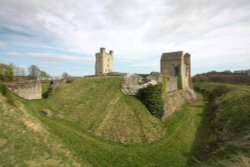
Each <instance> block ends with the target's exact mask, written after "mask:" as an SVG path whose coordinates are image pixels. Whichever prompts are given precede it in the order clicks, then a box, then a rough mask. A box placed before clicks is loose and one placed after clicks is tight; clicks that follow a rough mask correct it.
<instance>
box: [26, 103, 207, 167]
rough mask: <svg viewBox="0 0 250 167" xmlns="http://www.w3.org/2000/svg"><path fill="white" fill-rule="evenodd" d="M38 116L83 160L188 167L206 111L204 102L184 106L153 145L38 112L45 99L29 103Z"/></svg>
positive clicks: (109, 164)
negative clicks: (117, 139)
mask: <svg viewBox="0 0 250 167" xmlns="http://www.w3.org/2000/svg"><path fill="white" fill-rule="evenodd" d="M26 103H27V104H26V105H27V106H29V108H30V111H31V112H32V113H33V114H34V116H35V117H37V118H39V119H40V120H41V121H42V122H44V123H45V124H46V125H47V126H48V127H49V129H50V132H51V133H53V134H55V135H56V136H58V137H59V138H60V139H61V140H62V141H63V143H64V145H65V147H67V148H69V150H71V151H72V152H74V155H76V156H77V158H78V159H79V160H80V161H82V162H86V161H87V162H89V163H90V164H92V165H93V166H109V167H111V166H121V167H122V166H157V167H160V166H163V167H165V166H176V167H178V166H185V165H186V163H187V161H188V159H189V158H190V156H191V155H190V151H191V148H192V143H193V141H194V139H195V133H196V129H197V126H199V123H200V120H201V114H202V113H203V107H204V105H203V102H202V100H201V99H200V100H199V101H197V102H195V103H193V104H187V105H186V106H183V108H181V109H180V110H179V111H178V112H176V113H174V114H173V115H172V116H171V117H170V118H169V119H168V120H167V122H166V123H165V124H164V131H165V133H166V135H165V136H164V137H163V138H162V139H161V140H159V141H157V142H154V143H151V144H149V143H148V144H147V143H144V144H129V145H128V144H121V143H117V142H111V141H107V140H104V139H101V138H99V137H96V136H94V135H92V134H91V133H90V132H88V131H86V130H85V129H82V128H81V126H79V124H77V123H75V122H71V121H67V120H62V119H60V120H58V119H48V118H47V117H46V116H44V115H42V114H41V113H40V112H39V108H41V107H42V106H43V105H46V104H44V103H46V102H45V101H36V103H34V102H32V103H30V102H26Z"/></svg>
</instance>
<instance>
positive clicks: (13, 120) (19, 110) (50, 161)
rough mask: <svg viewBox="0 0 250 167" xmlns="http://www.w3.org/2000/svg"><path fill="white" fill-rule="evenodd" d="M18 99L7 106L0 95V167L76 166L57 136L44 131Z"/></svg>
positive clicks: (43, 125)
mask: <svg viewBox="0 0 250 167" xmlns="http://www.w3.org/2000/svg"><path fill="white" fill-rule="evenodd" d="M14 98H15V97H14ZM19 100H20V99H19ZM19 100H17V99H15V105H11V104H9V103H8V102H7V101H8V99H7V98H6V97H4V96H2V95H0V166H3V167H5V166H6V167H7V166H60V165H61V166H64V165H65V166H76V165H78V164H79V165H80V163H79V162H78V161H77V160H76V158H75V157H74V155H73V154H72V153H71V152H70V151H69V150H68V149H67V148H66V147H65V146H64V145H63V144H62V143H61V142H60V141H59V140H58V138H57V136H56V135H54V134H53V133H49V132H48V131H47V125H45V124H43V123H42V122H40V121H39V120H38V119H37V118H36V117H34V116H32V115H31V114H30V112H29V111H28V110H27V109H26V108H25V107H24V106H23V105H22V104H21V103H20V102H19ZM85 164H86V163H84V162H82V165H85Z"/></svg>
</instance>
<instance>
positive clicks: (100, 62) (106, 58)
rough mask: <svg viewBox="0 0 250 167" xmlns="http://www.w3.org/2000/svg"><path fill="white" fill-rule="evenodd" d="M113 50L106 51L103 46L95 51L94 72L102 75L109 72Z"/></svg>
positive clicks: (111, 67)
mask: <svg viewBox="0 0 250 167" xmlns="http://www.w3.org/2000/svg"><path fill="white" fill-rule="evenodd" d="M113 54H114V53H113V51H112V50H111V51H109V53H106V49H105V48H101V49H100V53H96V63H95V74H96V75H103V74H107V73H111V72H112V70H113Z"/></svg>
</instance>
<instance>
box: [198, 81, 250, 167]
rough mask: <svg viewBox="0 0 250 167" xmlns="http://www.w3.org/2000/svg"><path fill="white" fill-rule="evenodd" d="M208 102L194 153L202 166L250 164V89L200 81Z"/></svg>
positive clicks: (200, 86) (200, 88)
mask: <svg viewBox="0 0 250 167" xmlns="http://www.w3.org/2000/svg"><path fill="white" fill-rule="evenodd" d="M195 87H196V90H198V91H200V92H202V93H203V94H204V96H205V97H206V100H207V102H208V108H209V109H208V110H207V112H206V117H204V119H203V127H202V128H201V132H200V134H199V136H197V138H198V140H197V141H196V146H194V147H195V148H194V153H195V157H196V159H198V160H199V161H201V163H200V164H198V166H215V167H216V166H242V167H247V166H249V165H250V158H249V157H250V151H249V150H250V91H249V90H248V89H247V88H246V87H240V86H235V85H225V84H224V85H223V84H214V83H200V84H196V86H195Z"/></svg>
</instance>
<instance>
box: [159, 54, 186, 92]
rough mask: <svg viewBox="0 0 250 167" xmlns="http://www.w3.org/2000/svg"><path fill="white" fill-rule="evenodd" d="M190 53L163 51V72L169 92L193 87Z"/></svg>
mask: <svg viewBox="0 0 250 167" xmlns="http://www.w3.org/2000/svg"><path fill="white" fill-rule="evenodd" d="M190 67H191V64H190V54H188V53H185V54H184V53H183V52H182V51H179V52H171V53H163V55H162V57H161V74H162V75H163V76H165V78H166V83H167V90H166V91H167V92H172V91H176V90H178V89H187V88H190V87H191V70H190V69H191V68H190Z"/></svg>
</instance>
